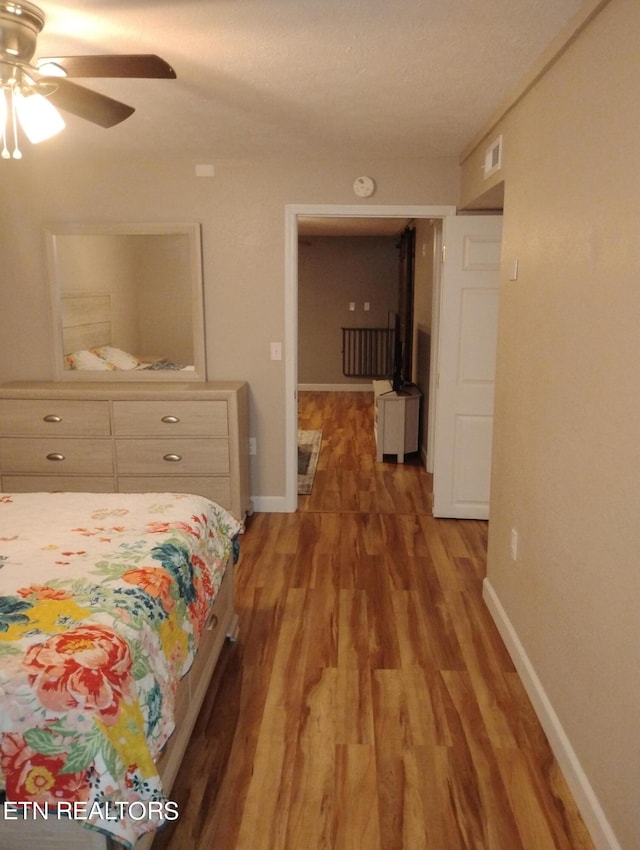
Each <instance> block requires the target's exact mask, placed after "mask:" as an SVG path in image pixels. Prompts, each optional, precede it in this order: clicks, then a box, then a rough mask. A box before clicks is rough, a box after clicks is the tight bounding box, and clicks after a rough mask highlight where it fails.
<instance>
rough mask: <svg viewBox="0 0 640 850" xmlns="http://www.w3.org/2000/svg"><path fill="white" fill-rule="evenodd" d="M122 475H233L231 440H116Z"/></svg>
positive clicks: (118, 465)
mask: <svg viewBox="0 0 640 850" xmlns="http://www.w3.org/2000/svg"><path fill="white" fill-rule="evenodd" d="M116 464H117V467H118V474H119V475H138V474H139V475H215V474H222V475H224V474H228V473H229V443H228V441H227V440H205V439H202V440H197V439H190V438H188V437H185V438H182V439H181V438H174V439H166V440H161V439H159V438H158V439H157V438H149V439H147V440H142V439H135V440H134V439H131V440H125V439H121V440H116Z"/></svg>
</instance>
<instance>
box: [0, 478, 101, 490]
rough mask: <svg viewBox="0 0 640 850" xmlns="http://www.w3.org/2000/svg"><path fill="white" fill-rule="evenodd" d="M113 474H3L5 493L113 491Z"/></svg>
mask: <svg viewBox="0 0 640 850" xmlns="http://www.w3.org/2000/svg"><path fill="white" fill-rule="evenodd" d="M114 490H115V487H114V480H113V476H112V475H102V476H98V475H96V476H95V477H93V476H89V475H59V476H55V475H3V476H2V491H3V492H4V493H113V491H114Z"/></svg>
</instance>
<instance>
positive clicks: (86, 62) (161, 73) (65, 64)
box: [38, 53, 176, 80]
mask: <svg viewBox="0 0 640 850" xmlns="http://www.w3.org/2000/svg"><path fill="white" fill-rule="evenodd" d="M49 62H53V63H55V64H56V65H60V66H61V67H62V68H64V70H65V71H66V72H67V76H68V77H128V78H133V77H139V78H147V79H157V80H175V78H176V72H175V71H174V70H173V68H172V67H171V65H169V64H168V63H167V62H165V61H164V59H161V58H160V57H159V56H156V55H155V54H154V53H130V54H121V55H117V54H110V55H105V56H58V57H47V58H46V59H39V60H38V65H43V64H45V63H49Z"/></svg>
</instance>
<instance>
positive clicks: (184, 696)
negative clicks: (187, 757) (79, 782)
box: [0, 559, 238, 850]
mask: <svg viewBox="0 0 640 850" xmlns="http://www.w3.org/2000/svg"><path fill="white" fill-rule="evenodd" d="M231 560H232V559H230V562H229V563H228V564H227V568H226V570H225V574H224V578H223V580H222V584H221V586H220V589H219V591H218V595H217V596H216V599H215V602H214V604H213V608H212V610H211V613H210V615H209V619H208V620H207V624H206V627H205V631H204V633H203V635H202V639H201V641H200V646H199V647H198V652H197V655H196V657H195V660H194V662H193V664H192V666H191V669H190V670H189V672H188V673H187V674H186V676H184V678H183V679H182V681H181V682H180V686H179V688H178V693H177V698H176V708H175V720H176V728H175V731H174V733H173V735H172V736H171V738H170V739H169V741H168V743H167V745H166V747H165V748H164V750H163V752H162V755H161V756H160V758H159V760H158V772H159V775H160V778H161V779H162V785H163V788H164V791H165V794H166V795H167V797H169V798H170V795H171V788H172V787H173V782H174V780H175V778H176V775H177V773H178V769H179V767H180V764H181V762H182V758H183V756H184V753H185V751H186V749H187V745H188V743H189V740H190V738H191V733H192V732H193V727H194V726H195V722H196V720H197V718H198V714H199V713H200V708H201V707H202V703H203V701H204V698H205V695H206V693H207V690H208V687H209V683H210V681H211V677H212V675H213V671H214V669H215V666H216V663H217V661H218V657H219V655H220V651H221V650H222V646H223V644H224V641H225V639H228V640H231V641H235V640H236V639H237V636H238V617H237V615H236V613H235V609H234V601H233V565H232V563H231ZM154 837H155V832H153V833H149V834H148V835H146V836H144V837H143V838H141V839H140V840H139V841H138V842H137V843H136V845H135V850H150V848H151V845H152V844H153V839H154ZM0 847H2V850H25V849H26V848H30V847H46V848H47V850H121V848H122V845H120V844H119V843H118V842H116V841H114V840H113V839H111V838H109V837H108V836H106V835H102V834H100V833H98V832H96V831H94V830H91V829H85V828H84V827H83V825H82V823H81V822H80V821H73V820H68V819H66V818H62V819H60V820H57V819H54V818H52V817H51V815H49V817H48V819H47V820H45V819H44V818H37V819H33V820H13V819H6V818H4V819H2V818H0Z"/></svg>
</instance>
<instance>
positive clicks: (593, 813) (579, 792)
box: [482, 578, 622, 850]
mask: <svg viewBox="0 0 640 850" xmlns="http://www.w3.org/2000/svg"><path fill="white" fill-rule="evenodd" d="M482 596H483V598H484V601H485V603H486V605H487V608H488V609H489V612H490V614H491V616H492V617H493V620H494V622H495V624H496V626H497V627H498V631H499V632H500V636H501V637H502V640H503V641H504V643H505V646H506V647H507V650H508V651H509V654H510V655H511V658H512V660H513V663H514V665H515V667H516V670H517V671H518V674H519V675H520V678H521V679H522V683H523V685H524V687H525V690H526V691H527V694H528V695H529V699H530V700H531V702H532V703H533V707H534V709H535V712H536V714H537V715H538V719H539V720H540V723H541V724H542V728H543V729H544V731H545V733H546V735H547V738H548V739H549V743H550V744H551V749H552V750H553V753H554V755H555V757H556V759H557V760H558V764H559V765H560V769H561V770H562V773H563V775H564V777H565V779H566V780H567V784H568V786H569V788H570V789H571V793H572V794H573V797H574V799H575V801H576V804H577V806H578V809H579V810H580V814H581V815H582V818H583V820H584V822H585V824H586V826H587V829H588V830H589V833H590V835H591V838H592V840H593V843H594V844H595V846H596V848H597V850H622V847H621V846H620V843H619V841H618V839H617V838H616V836H615V834H614V832H613V830H612V828H611V825H610V824H609V821H608V820H607V817H606V815H605V813H604V811H603V809H602V806H601V805H600V803H599V801H598V798H597V797H596V795H595V792H594V790H593V788H592V787H591V783H590V782H589V779H588V777H587V775H586V774H585V772H584V770H583V769H582V765H581V764H580V761H579V760H578V756H577V755H576V753H575V751H574V749H573V747H572V746H571V741H570V740H569V738H568V736H567V734H566V732H565V731H564V729H563V727H562V724H561V723H560V719H559V718H558V715H557V714H556V712H555V710H554V708H553V705H552V704H551V701H550V700H549V697H548V696H547V694H546V692H545V690H544V688H543V686H542V682H541V681H540V679H539V678H538V676H537V674H536V671H535V669H534V667H533V665H532V664H531V661H530V660H529V657H528V656H527V653H526V652H525V649H524V647H523V645H522V643H521V642H520V639H519V637H518V635H517V633H516V631H515V629H514V627H513V624H512V623H511V621H510V620H509V617H508V616H507V613H506V611H505V610H504V608H503V607H502V604H501V603H500V600H499V599H498V596H497V594H496V592H495V590H494V589H493V587H492V585H491V582H490V581H489V579H488V578H485V580H484V583H483V587H482Z"/></svg>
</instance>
